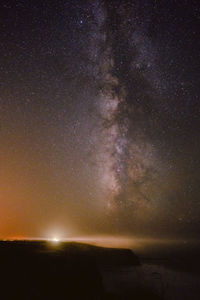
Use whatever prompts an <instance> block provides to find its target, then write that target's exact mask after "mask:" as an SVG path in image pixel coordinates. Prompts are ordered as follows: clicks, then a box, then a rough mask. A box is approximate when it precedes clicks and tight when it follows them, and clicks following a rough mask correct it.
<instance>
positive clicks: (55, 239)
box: [52, 237, 60, 243]
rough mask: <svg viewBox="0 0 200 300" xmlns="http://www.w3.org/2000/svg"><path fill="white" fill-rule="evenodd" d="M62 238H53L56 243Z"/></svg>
mask: <svg viewBox="0 0 200 300" xmlns="http://www.w3.org/2000/svg"><path fill="white" fill-rule="evenodd" d="M59 241H60V240H59V239H58V238H57V237H54V238H53V239H52V242H54V243H58V242H59Z"/></svg>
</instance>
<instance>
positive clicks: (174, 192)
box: [0, 0, 200, 236]
mask: <svg viewBox="0 0 200 300" xmlns="http://www.w3.org/2000/svg"><path fill="white" fill-rule="evenodd" d="M0 5H1V7H0V8H1V10H0V12H1V18H0V21H1V35H0V39H1V43H0V54H1V55H0V79H1V80H0V93H1V95H0V97H1V98H0V121H1V124H0V125H1V127H0V128H1V131H0V140H1V148H0V166H1V168H0V178H1V181H0V191H1V192H0V197H1V198H0V200H1V203H0V205H1V210H0V219H1V232H0V233H1V235H2V236H8V235H9V236H12V235H17V234H18V235H20V234H21V235H26V236H43V235H45V234H47V232H50V231H51V230H52V231H55V232H56V230H58V231H59V230H60V231H61V232H63V235H70V234H71V235H73V234H90V233H95V234H96V233H98V234H99V233H110V232H112V233H115V234H116V233H122V234H127V233H129V234H131V235H132V234H137V235H158V236H161V235H163V236H165V235H177V234H178V235H184V236H192V235H196V234H198V231H199V228H200V225H199V214H200V205H199V203H200V202H199V197H200V191H199V166H200V161H199V157H200V155H199V152H200V135H199V126H200V116H199V113H200V111H199V86H200V84H199V67H198V66H199V48H200V47H199V46H200V44H199V38H198V26H199V12H200V11H199V5H198V4H197V3H196V2H195V1H190V3H189V2H188V1H182V3H176V1H168V3H166V1H159V2H158V1H145V0H144V1H139V0H138V1H137V0H136V1H128V0H124V1H100V0H94V1H89V0H88V1H70V0H67V1H65V2H63V1H60V0H59V1H57V2H56V3H55V1H48V2H45V1H43V2H42V3H35V2H34V1H28V2H27V1H22V0H20V1H17V3H15V4H14V3H12V1H6V3H3V2H2V3H1V4H0Z"/></svg>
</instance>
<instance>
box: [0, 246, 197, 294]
mask: <svg viewBox="0 0 200 300" xmlns="http://www.w3.org/2000/svg"><path fill="white" fill-rule="evenodd" d="M166 264H167V263H166V261H165V260H161V259H159V260H157V261H156V260H151V259H146V260H145V259H144V260H143V261H142V264H141V263H140V261H139V259H138V257H137V256H136V255H135V254H134V253H133V252H132V251H131V250H128V249H112V248H102V247H97V246H92V245H88V244H81V243H75V242H62V243H53V242H47V241H12V242H8V241H6V242H3V241H2V242H0V270H1V275H0V276H1V280H0V285H1V290H0V297H1V299H26V300H29V299H30V300H31V299H38V300H39V299H87V300H90V299H116V300H117V299H137V300H140V299H141V300H142V299H145V300H147V299H148V300H151V299H152V300H156V299H175V300H176V299H178V300H179V299H200V288H199V286H200V281H199V279H198V274H197V273H198V272H197V273H196V271H197V270H196V269H195V271H194V270H193V269H192V270H189V271H188V270H185V269H184V270H182V267H183V268H184V265H185V263H182V264H181V266H179V265H178V266H177V265H176V264H175V265H172V266H169V265H166ZM185 286H186V287H185Z"/></svg>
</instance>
